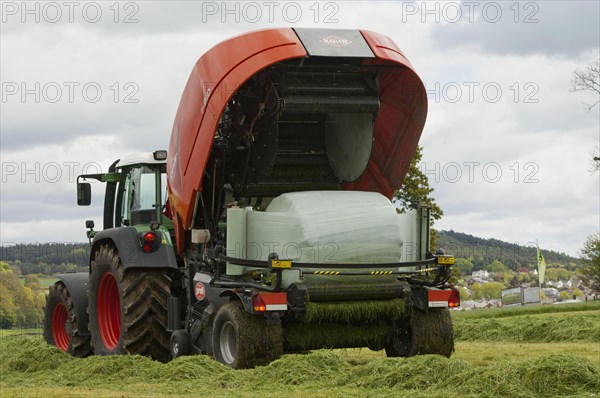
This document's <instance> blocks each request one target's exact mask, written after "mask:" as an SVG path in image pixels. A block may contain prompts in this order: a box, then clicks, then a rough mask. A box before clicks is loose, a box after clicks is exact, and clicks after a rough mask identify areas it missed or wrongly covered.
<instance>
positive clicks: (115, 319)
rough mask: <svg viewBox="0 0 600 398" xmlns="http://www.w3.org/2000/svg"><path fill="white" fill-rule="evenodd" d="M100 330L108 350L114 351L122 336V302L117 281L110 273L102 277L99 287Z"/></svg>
mask: <svg viewBox="0 0 600 398" xmlns="http://www.w3.org/2000/svg"><path fill="white" fill-rule="evenodd" d="M98 328H99V329H100V337H101V338H102V342H103V343H104V345H105V346H106V348H108V349H109V350H111V351H112V350H114V349H115V348H116V347H117V345H118V344H119V336H120V335H121V300H120V299H119V288H118V286H117V281H116V280H115V278H114V277H113V274H111V273H110V272H107V273H106V274H104V275H103V276H102V279H101V280H100V286H99V287H98Z"/></svg>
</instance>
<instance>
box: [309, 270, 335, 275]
mask: <svg viewBox="0 0 600 398" xmlns="http://www.w3.org/2000/svg"><path fill="white" fill-rule="evenodd" d="M339 274H340V271H314V272H313V275H339Z"/></svg>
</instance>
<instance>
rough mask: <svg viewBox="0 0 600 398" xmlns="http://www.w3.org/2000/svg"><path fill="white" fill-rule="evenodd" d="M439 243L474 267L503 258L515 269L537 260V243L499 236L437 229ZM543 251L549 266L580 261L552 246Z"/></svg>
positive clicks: (505, 263) (528, 265) (480, 266)
mask: <svg viewBox="0 0 600 398" xmlns="http://www.w3.org/2000/svg"><path fill="white" fill-rule="evenodd" d="M437 247H438V248H440V249H442V250H443V251H444V253H447V254H453V255H454V256H455V257H457V258H458V257H462V258H466V259H469V260H471V262H473V264H474V265H475V267H474V270H478V269H482V268H483V267H485V266H486V265H488V264H490V263H491V262H492V261H494V260H499V261H501V262H502V263H503V264H504V265H506V266H508V267H509V268H511V269H512V270H517V269H518V268H521V267H527V268H531V267H533V266H534V265H536V264H537V251H536V248H535V245H531V246H521V245H517V244H514V243H507V242H503V241H501V240H498V239H483V238H478V237H476V236H473V235H468V234H464V233H461V232H454V231H438V237H437ZM542 254H543V255H544V259H545V260H546V264H547V265H548V266H554V265H556V266H562V267H565V268H567V269H570V270H573V269H575V268H577V267H578V266H579V265H580V260H579V259H578V258H575V257H571V256H568V255H566V254H564V253H558V252H555V251H552V250H544V248H542Z"/></svg>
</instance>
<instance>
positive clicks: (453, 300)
mask: <svg viewBox="0 0 600 398" xmlns="http://www.w3.org/2000/svg"><path fill="white" fill-rule="evenodd" d="M448 307H450V308H457V307H460V293H459V292H458V290H452V293H450V297H449V298H448Z"/></svg>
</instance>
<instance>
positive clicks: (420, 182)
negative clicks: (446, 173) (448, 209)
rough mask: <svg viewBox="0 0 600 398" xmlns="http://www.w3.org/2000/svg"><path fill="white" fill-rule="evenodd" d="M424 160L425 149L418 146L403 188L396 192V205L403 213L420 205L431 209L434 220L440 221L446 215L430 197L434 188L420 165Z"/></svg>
mask: <svg viewBox="0 0 600 398" xmlns="http://www.w3.org/2000/svg"><path fill="white" fill-rule="evenodd" d="M422 158H423V147H421V146H417V150H416V151H415V154H414V156H413V158H412V160H411V162H410V165H409V167H408V173H407V174H406V178H404V182H403V183H402V188H400V189H399V190H397V191H396V192H394V198H395V199H396V203H397V204H399V207H398V209H399V210H400V212H401V213H405V212H407V211H409V210H410V209H412V206H414V205H416V204H417V203H420V204H422V205H428V206H430V207H431V218H432V220H439V219H440V218H442V216H443V215H444V212H443V211H442V209H441V208H440V207H439V206H438V205H437V203H435V199H433V198H432V197H431V196H430V195H431V193H432V192H433V188H431V187H430V186H429V178H428V177H427V176H426V175H425V174H424V173H423V172H422V171H421V169H420V168H419V165H420V163H421V159H422Z"/></svg>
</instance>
